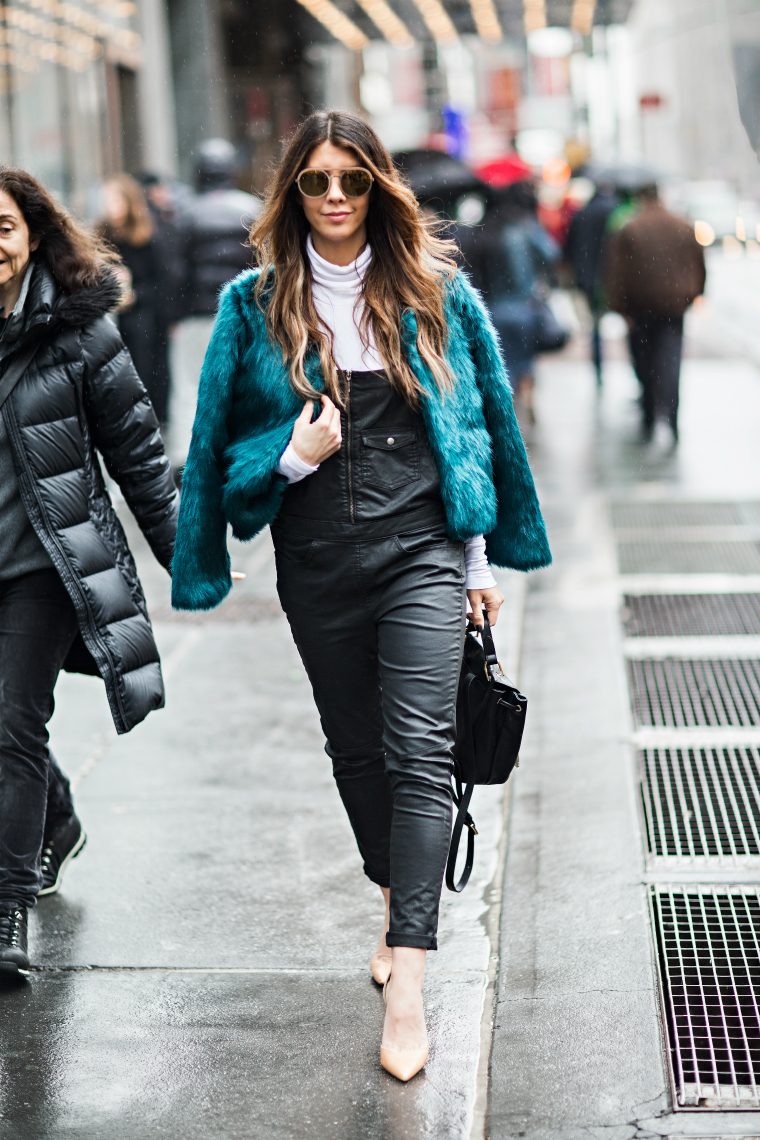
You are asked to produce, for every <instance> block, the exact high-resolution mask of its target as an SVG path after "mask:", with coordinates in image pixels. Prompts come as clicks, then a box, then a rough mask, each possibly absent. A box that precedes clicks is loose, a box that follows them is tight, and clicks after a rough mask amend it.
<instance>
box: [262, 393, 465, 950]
mask: <svg viewBox="0 0 760 1140" xmlns="http://www.w3.org/2000/svg"><path fill="white" fill-rule="evenodd" d="M346 393H347V394H346V400H345V410H344V411H343V412H342V413H341V421H342V428H343V442H342V444H341V448H340V451H339V452H337V453H336V454H335V455H333V456H331V457H330V458H329V459H327V460H326V461H325V462H324V463H323V464H321V466H320V468H319V470H318V471H317V472H316V473H315V474H314V475H310V476H307V477H306V478H305V479H303V480H302V481H301V482H299V483H294V484H292V485H291V486H290V487H288V489H287V491H286V492H285V498H284V501H283V505H282V509H281V511H280V514H279V516H278V518H277V521H276V522H275V524H274V526H273V527H272V533H273V536H274V542H275V550H276V556H277V588H278V592H279V595H280V600H281V602H282V606H283V609H284V610H285V612H286V614H287V616H288V621H289V622H290V626H291V629H292V631H293V637H294V639H295V642H296V645H297V647H298V650H299V653H300V654H301V659H302V660H303V663H304V666H305V668H306V671H307V673H308V675H309V679H310V681H311V684H312V689H313V691H314V699H315V701H316V704H317V708H318V709H319V713H320V716H321V719H322V727H323V730H324V733H325V736H326V737H327V745H326V751H327V753H328V755H329V756H330V757H331V758H332V761H333V772H334V775H335V779H336V782H337V785H338V790H339V792H340V795H341V798H342V800H343V803H344V805H345V807H346V810H347V812H348V816H349V819H350V821H351V825H352V827H353V829H354V834H355V836H356V841H357V843H358V846H359V851H360V852H361V855H362V858H363V860H364V870H365V873H366V874H367V875H368V876H369V878H370V879H371V880H372V881H373V882H375V883H378V884H379V885H380V886H383V887H387V886H390V888H391V922H390V930H389V932H388V935H387V943H388V945H389V946H413V947H419V948H421V949H425V950H434V949H436V947H437V943H436V930H437V924H438V904H439V899H440V893H441V883H442V879H443V871H444V866H445V862H446V853H447V850H448V844H449V835H450V830H451V795H450V791H449V776H450V773H451V765H452V748H453V744H454V735H455V714H456V691H457V681H458V678H459V669H460V662H461V654H462V633H463V628H464V626H463V622H464V544H463V543H455V542H451V541H449V539H447V537H446V533H445V529H444V510H443V503H442V501H441V495H440V489H439V485H438V475H437V471H436V467H435V463H434V461H433V457H432V455H431V453H430V448H429V445H428V442H427V435H426V432H425V427H424V423H423V420H422V416H421V415H420V413H419V412H417V411H415V410H414V409H412V408H411V407H410V406H409V405H408V404H407V403H406V402H405V401H404V399H403V398H402V397H401V396H399V395H398V394H397V393H396V392H395V390H394V389H393V388H392V387H391V385H390V384H389V383H388V381H387V379H386V377H385V375H384V374H383V373H382V372H353V373H348V374H346Z"/></svg>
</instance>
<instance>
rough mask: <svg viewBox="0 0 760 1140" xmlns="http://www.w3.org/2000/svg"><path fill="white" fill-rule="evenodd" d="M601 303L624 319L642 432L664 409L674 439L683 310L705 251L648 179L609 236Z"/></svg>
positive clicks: (696, 287)
mask: <svg viewBox="0 0 760 1140" xmlns="http://www.w3.org/2000/svg"><path fill="white" fill-rule="evenodd" d="M605 277H606V288H607V300H608V304H609V307H610V308H611V309H613V310H615V311H616V312H618V313H622V315H623V316H624V317H625V318H626V320H627V321H628V326H629V328H630V343H631V353H632V356H633V363H634V368H635V369H636V374H637V376H638V378H639V380H640V382H641V386H642V389H643V399H642V410H643V425H642V427H643V436H644V439H645V440H649V439H651V437H652V432H653V430H654V424H655V419H656V418H657V416H658V415H662V416H664V417H665V418H666V419H667V421H668V423H669V424H670V427H671V429H672V431H673V437H674V439H676V440H677V439H678V383H679V377H680V371H681V347H682V343H683V316H684V313H685V312H686V310H687V309H688V307H689V305H691V303H692V302H693V301H694V299H695V297H698V296H699V295H700V294H701V293H702V292H703V290H704V287H705V257H704V251H703V249H702V247H701V245H699V244H698V242H697V239H696V238H695V236H694V231H693V229H692V227H691V226H690V225H689V223H688V222H686V221H684V220H683V219H682V218H677V217H675V216H674V215H673V214H669V213H668V211H667V210H666V209H665V207H664V206H663V204H662V202H661V201H660V199H659V197H658V192H657V187H656V186H655V185H654V184H652V185H651V186H647V187H646V188H645V189H644V190H643V191H642V193H641V210H640V211H639V212H638V213H637V214H636V215H635V216H634V217H633V218H632V219H631V221H629V222H628V223H627V224H626V225H624V226H623V227H622V229H620V230H619V231H618V232H617V233H615V234H613V235H612V237H611V238H610V239H609V244H608V249H607V259H606V274H605Z"/></svg>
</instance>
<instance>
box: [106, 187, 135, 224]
mask: <svg viewBox="0 0 760 1140" xmlns="http://www.w3.org/2000/svg"><path fill="white" fill-rule="evenodd" d="M103 214H104V216H105V220H106V221H107V222H108V224H109V226H112V227H113V229H115V230H119V229H121V227H122V226H123V225H126V221H127V218H128V217H129V202H127V199H126V198H125V196H124V193H123V191H122V189H121V186H119V184H118V182H106V184H105V186H104V187H103Z"/></svg>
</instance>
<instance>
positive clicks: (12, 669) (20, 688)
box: [0, 570, 77, 907]
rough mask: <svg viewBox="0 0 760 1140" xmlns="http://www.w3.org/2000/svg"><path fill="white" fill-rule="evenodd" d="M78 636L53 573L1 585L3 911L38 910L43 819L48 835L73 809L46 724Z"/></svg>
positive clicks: (66, 599) (0, 894)
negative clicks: (60, 676) (51, 750)
mask: <svg viewBox="0 0 760 1140" xmlns="http://www.w3.org/2000/svg"><path fill="white" fill-rule="evenodd" d="M76 632H77V618H76V613H75V611H74V606H73V604H72V602H71V599H70V598H69V595H68V594H67V593H66V590H65V589H64V586H63V583H62V582H61V579H60V578H59V576H58V574H57V573H56V571H55V570H38V571H36V572H35V573H33V574H24V575H22V576H21V577H20V578H13V579H10V580H9V581H7V582H0V907H2V906H7V905H8V904H15V905H21V906H27V907H29V906H34V904H35V902H36V899H37V891H38V890H39V889H40V883H41V879H40V851H41V849H42V840H43V834H44V832H45V821H46V818H47V820H48V829H50V828H51V827H53V826H54V825H55V822H56V821H58V822H62V821H63V820H64V819H67V818H69V817H70V816H71V814H72V812H73V810H74V808H73V804H72V801H71V792H70V789H69V784H68V780H67V779H66V777H65V776H64V775H63V773H62V772H61V771H60V769H59V768H58V765H57V764H56V763H55V761H54V760H53V759H52V757H51V756H50V754H49V752H48V733H47V727H46V726H47V723H48V721H49V720H50V718H51V716H52V715H53V708H54V702H53V689H54V687H55V683H56V680H57V678H58V674H59V672H60V670H61V667H62V665H63V662H64V661H65V659H66V654H67V653H68V651H69V649H70V647H71V644H72V642H73V640H74V637H75V636H76Z"/></svg>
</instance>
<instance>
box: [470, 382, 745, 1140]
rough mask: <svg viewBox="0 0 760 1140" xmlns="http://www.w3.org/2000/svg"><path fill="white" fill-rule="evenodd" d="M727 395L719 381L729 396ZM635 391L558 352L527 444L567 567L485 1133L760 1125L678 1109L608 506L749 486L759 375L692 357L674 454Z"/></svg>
mask: <svg viewBox="0 0 760 1140" xmlns="http://www.w3.org/2000/svg"><path fill="white" fill-rule="evenodd" d="M717 393H720V396H719V398H717ZM636 396H637V390H636V384H635V381H634V379H633V375H632V373H631V370H630V368H629V367H628V365H627V364H626V363H625V362H624V361H615V362H612V363H610V364H609V365H608V366H607V368H606V372H605V386H604V390H603V393H602V396H601V399H598V397H597V393H596V391H595V387H594V381H593V376H592V374H591V370H590V368H589V366H588V364H585V363H572V362H567V363H562V362H557V361H555V362H550V361H547V362H546V363H545V365H544V366H543V367H542V369H541V372H540V376H539V385H538V400H537V404H538V421H539V427H538V429H537V430H536V433H535V439H534V442H533V445H532V447H531V456H532V461H533V464H534V468H535V470H536V472H537V476H538V482H539V491H540V495H541V501H542V505H543V507H544V510H545V513H546V516H547V521H548V524H549V532H550V537H551V542H552V548H553V552H554V556H555V563H554V565H553V566H552V567H551V568H549V569H547V570H546V571H542V572H541V573H540V574H538V575H536V576H534V578H533V579H532V586H531V590H530V593H529V595H528V600H527V606H526V613H525V624H524V630H523V666H522V682H523V686H524V688H525V691H526V694H527V696H528V700H529V717H528V726H527V731H526V738H525V742H524V745H523V749H522V764H521V767H520V769H519V772H518V773H517V774H516V777H515V779H514V784H513V788H512V812H511V817H510V825H509V849H508V854H507V862H506V869H505V875H504V894H503V904H502V915H501V954H500V969H499V977H498V983H497V1000H496V1008H495V1014H494V1038H493V1049H492V1055H491V1066H490V1097H489V1114H488V1126H487V1135H488V1136H489V1137H491V1138H492V1140H505V1138H507V1137H509V1138H511V1137H526V1138H529V1140H581V1138H584V1140H587V1138H589V1137H595V1138H597V1137H598V1138H601V1137H606V1138H609V1140H629V1138H631V1140H633V1138H634V1137H635V1138H636V1140H643V1138H645V1137H650V1136H652V1137H654V1136H673V1137H680V1136H684V1137H685V1136H703V1137H718V1136H722V1135H726V1136H728V1135H731V1136H738V1135H745V1136H748V1135H753V1134H755V1133H760V1127H758V1126H756V1125H755V1123H754V1122H755V1121H756V1120H757V1116H756V1114H747V1113H720V1114H713V1113H710V1114H686V1113H677V1114H676V1113H673V1112H672V1106H671V1101H670V1092H669V1087H668V1079H667V1072H666V1065H665V1055H664V1043H663V1039H662V1030H661V1019H660V1009H659V999H658V993H657V982H656V974H655V963H654V948H653V942H652V936H651V932H650V927H649V920H648V914H647V906H646V894H645V891H646V888H645V885H644V863H643V844H642V839H641V824H640V818H639V806H638V793H637V787H636V775H635V768H634V754H633V749H632V746H631V742H630V736H631V729H632V725H631V717H630V706H629V699H628V694H627V688H626V681H625V674H624V658H623V646H622V630H621V627H620V622H619V616H618V605H619V588H618V582H617V581H616V565H615V557H614V548H613V542H612V535H611V533H610V529H609V525H608V522H607V508H606V504H607V501H608V499H609V498H610V497H614V496H616V495H622V496H625V497H630V496H632V497H634V498H639V499H642V500H657V499H671V498H674V497H675V498H678V497H689V498H695V499H716V500H720V499H731V498H733V497H738V498H752V497H753V496H755V495H757V494H758V491H760V464H759V463H758V459H757V444H756V441H757V438H758V432H759V431H760V375H759V374H758V372H757V370H756V369H755V368H754V367H752V366H751V365H750V364H748V363H746V362H744V361H726V360H689V361H687V362H686V364H685V366H684V372H683V386H682V423H681V426H682V436H681V444H680V446H679V448H678V449H673V447H672V446H671V444H670V441H669V440H668V439H667V438H665V437H663V436H662V435H658V437H657V438H656V440H655V443H654V444H653V445H652V446H650V447H642V445H641V444H640V443H638V441H637V428H638V423H637V420H638V408H637V404H636Z"/></svg>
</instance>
